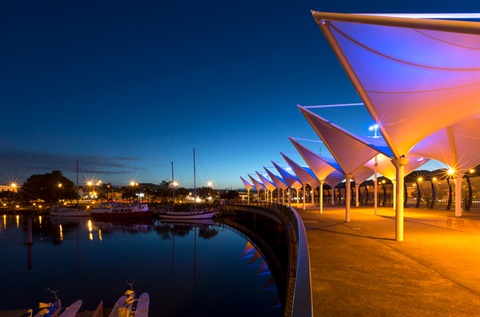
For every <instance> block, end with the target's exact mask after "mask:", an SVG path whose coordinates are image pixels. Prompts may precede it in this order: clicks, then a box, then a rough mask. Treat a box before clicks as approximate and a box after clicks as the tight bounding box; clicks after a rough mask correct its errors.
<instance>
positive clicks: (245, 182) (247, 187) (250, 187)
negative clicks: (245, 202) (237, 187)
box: [240, 176, 253, 190]
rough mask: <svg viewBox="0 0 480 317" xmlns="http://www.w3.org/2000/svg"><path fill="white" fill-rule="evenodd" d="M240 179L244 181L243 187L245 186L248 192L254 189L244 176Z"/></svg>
mask: <svg viewBox="0 0 480 317" xmlns="http://www.w3.org/2000/svg"><path fill="white" fill-rule="evenodd" d="M240 179H241V180H242V182H243V185H244V186H245V188H246V189H247V190H250V189H252V188H253V185H252V184H250V183H249V182H247V181H246V180H245V179H244V178H243V177H242V176H240Z"/></svg>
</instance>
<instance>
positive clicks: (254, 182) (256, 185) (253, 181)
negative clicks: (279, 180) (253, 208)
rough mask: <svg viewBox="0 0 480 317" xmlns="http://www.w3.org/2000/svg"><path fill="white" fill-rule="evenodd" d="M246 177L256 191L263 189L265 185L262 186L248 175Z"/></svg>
mask: <svg viewBox="0 0 480 317" xmlns="http://www.w3.org/2000/svg"><path fill="white" fill-rule="evenodd" d="M248 177H250V179H251V180H252V183H253V185H254V186H255V188H256V189H257V191H260V190H262V189H265V185H263V184H262V183H261V182H260V181H258V180H256V179H255V178H253V177H252V176H251V175H248Z"/></svg>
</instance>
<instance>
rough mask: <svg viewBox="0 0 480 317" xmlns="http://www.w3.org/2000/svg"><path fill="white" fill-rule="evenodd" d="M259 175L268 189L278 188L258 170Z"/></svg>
mask: <svg viewBox="0 0 480 317" xmlns="http://www.w3.org/2000/svg"><path fill="white" fill-rule="evenodd" d="M256 173H257V175H258V177H259V178H260V181H261V182H262V183H263V185H264V186H265V187H266V188H267V189H268V190H274V189H275V188H276V186H275V184H274V183H273V182H272V181H270V180H269V179H267V178H266V177H265V176H263V175H262V174H260V173H259V172H256Z"/></svg>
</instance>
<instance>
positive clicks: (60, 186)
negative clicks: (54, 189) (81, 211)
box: [58, 183, 63, 202]
mask: <svg viewBox="0 0 480 317" xmlns="http://www.w3.org/2000/svg"><path fill="white" fill-rule="evenodd" d="M62 186H63V185H62V183H58V190H59V192H60V199H59V201H60V202H61V201H62Z"/></svg>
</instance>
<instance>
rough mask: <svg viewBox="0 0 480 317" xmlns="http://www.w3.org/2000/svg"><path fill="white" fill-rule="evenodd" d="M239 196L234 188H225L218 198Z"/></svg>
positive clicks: (229, 198) (228, 198)
mask: <svg viewBox="0 0 480 317" xmlns="http://www.w3.org/2000/svg"><path fill="white" fill-rule="evenodd" d="M237 197H239V194H238V192H237V191H236V190H227V191H225V192H223V193H222V194H221V195H220V198H222V199H227V200H232V199H235V198H237Z"/></svg>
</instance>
